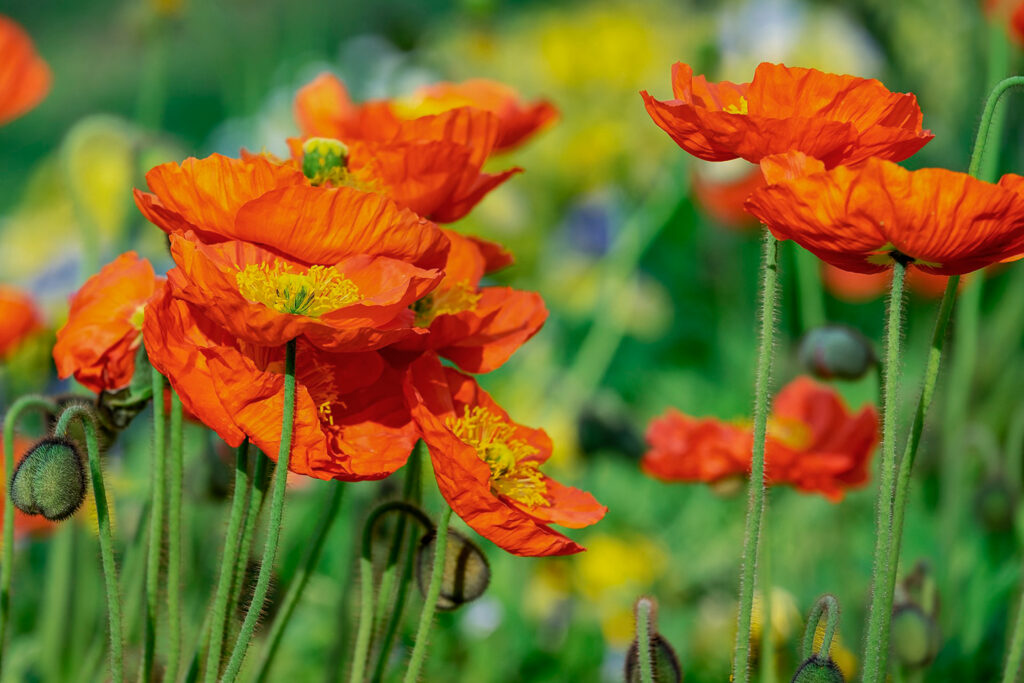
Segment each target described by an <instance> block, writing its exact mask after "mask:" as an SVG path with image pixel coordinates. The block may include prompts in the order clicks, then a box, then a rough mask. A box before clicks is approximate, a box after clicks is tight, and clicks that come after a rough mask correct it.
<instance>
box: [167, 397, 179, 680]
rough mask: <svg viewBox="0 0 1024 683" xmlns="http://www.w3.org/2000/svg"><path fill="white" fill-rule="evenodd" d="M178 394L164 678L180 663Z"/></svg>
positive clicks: (172, 677) (169, 506)
mask: <svg viewBox="0 0 1024 683" xmlns="http://www.w3.org/2000/svg"><path fill="white" fill-rule="evenodd" d="M182 411H183V408H182V405H181V398H179V397H178V395H177V394H176V393H174V392H173V391H172V392H171V457H170V462H169V467H170V477H169V478H170V493H169V496H168V500H167V628H168V630H169V631H170V635H169V636H168V651H167V669H166V670H165V672H164V680H166V681H170V682H171V683H174V681H177V680H178V668H179V666H180V665H181V483H182V481H181V480H182V470H183V465H182V460H183V458H184V454H183V449H182V438H183V436H184V434H183V426H182Z"/></svg>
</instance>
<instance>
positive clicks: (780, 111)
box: [641, 63, 934, 168]
mask: <svg viewBox="0 0 1024 683" xmlns="http://www.w3.org/2000/svg"><path fill="white" fill-rule="evenodd" d="M672 91H673V93H674V95H675V99H672V100H666V101H659V100H656V99H654V98H653V97H651V96H650V95H649V94H648V93H647V91H643V92H642V93H641V95H642V96H643V98H644V102H645V104H646V106H647V112H648V113H649V114H650V115H651V118H652V119H654V122H655V123H657V124H658V126H660V127H661V128H662V129H663V130H665V132H667V133H668V134H669V135H670V136H671V137H672V139H673V140H675V141H676V143H677V144H678V145H679V146H680V147H682V148H683V149H685V150H686V151H687V152H689V153H690V154H693V155H694V156H697V157H699V158H701V159H706V160H708V161H725V160H727V159H735V158H737V157H741V158H743V159H746V160H747V161H750V162H752V163H758V162H760V161H761V159H762V158H764V157H766V156H769V155H772V154H782V153H785V152H788V151H790V150H796V151H800V152H804V153H805V154H808V155H810V156H812V157H815V158H817V159H821V160H822V161H823V162H824V163H825V165H826V166H827V167H829V168H831V167H833V166H836V165H838V164H851V163H854V162H857V161H861V160H863V159H867V158H869V157H881V158H884V159H892V160H894V161H900V160H902V159H906V158H907V157H909V156H910V155H912V154H914V153H915V152H917V151H918V150H919V149H921V147H923V146H924V145H925V144H926V143H927V142H928V141H929V140H931V139H932V137H934V136H933V135H932V133H931V132H930V131H927V130H923V129H922V127H921V120H922V117H921V109H920V108H919V107H918V105H917V98H916V97H914V95H911V94H903V93H892V92H890V91H889V90H887V89H886V88H885V86H884V85H882V84H881V83H880V82H878V81H877V80H874V79H865V78H856V77H854V76H845V75H837V74H830V73H824V72H821V71H818V70H816V69H801V68H789V67H786V66H784V65H782V64H769V63H762V64H759V65H758V67H757V69H756V70H755V72H754V78H753V80H751V82H750V83H731V82H729V81H722V82H720V83H713V82H708V81H707V80H705V78H704V77H703V76H696V77H695V76H694V75H693V69H692V68H691V67H690V66H689V65H687V64H683V63H677V64H675V65H674V66H673V67H672Z"/></svg>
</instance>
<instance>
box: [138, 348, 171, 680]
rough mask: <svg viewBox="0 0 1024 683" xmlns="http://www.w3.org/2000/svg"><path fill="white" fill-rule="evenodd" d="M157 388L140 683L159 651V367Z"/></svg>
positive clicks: (162, 463) (162, 425)
mask: <svg viewBox="0 0 1024 683" xmlns="http://www.w3.org/2000/svg"><path fill="white" fill-rule="evenodd" d="M152 386H153V457H152V459H151V461H150V467H152V468H153V469H152V472H153V476H152V479H151V485H152V491H151V492H150V501H151V503H152V508H150V513H151V514H150V517H149V548H148V550H147V555H146V605H145V614H144V617H143V636H142V658H141V659H140V662H139V665H140V673H139V680H141V681H149V680H152V678H153V659H154V657H155V651H156V621H157V611H158V607H159V599H160V565H161V562H160V560H161V559H162V557H161V556H162V554H163V547H164V544H163V541H164V494H165V488H166V478H167V477H166V472H167V462H166V449H165V438H166V415H165V412H164V376H163V375H161V374H160V371H159V370H157V369H156V368H155V367H154V368H153V375H152Z"/></svg>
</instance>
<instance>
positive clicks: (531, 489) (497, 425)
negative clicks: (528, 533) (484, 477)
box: [446, 406, 551, 507]
mask: <svg viewBox="0 0 1024 683" xmlns="http://www.w3.org/2000/svg"><path fill="white" fill-rule="evenodd" d="M446 424H447V426H448V429H450V430H452V433H454V434H455V436H456V437H458V438H459V439H461V440H462V442H463V443H465V444H467V445H469V446H472V447H473V448H474V449H476V453H477V455H478V456H480V459H481V460H483V461H484V462H485V463H487V464H488V465H489V466H490V468H491V492H492V493H494V494H495V495H499V496H505V497H507V498H511V499H512V500H515V501H516V502H518V503H521V504H523V505H527V506H530V507H535V506H545V507H546V506H548V505H551V503H550V502H548V500H547V498H545V497H544V494H545V493H546V492H547V486H546V485H545V483H544V477H543V475H542V474H541V473H540V465H539V464H538V463H537V461H535V460H528V459H527V458H530V457H531V456H534V455H536V454H537V449H536V448H534V447H533V446H531V445H530V444H528V443H526V442H525V441H523V440H522V439H517V438H515V427H513V426H512V425H511V424H509V423H508V422H506V421H505V420H503V419H501V418H500V417H499V416H498V415H496V414H495V413H493V412H491V411H490V410H487V409H486V408H482V407H479V406H477V407H476V408H470V407H469V406H466V409H465V412H464V413H463V415H462V417H459V418H456V417H449V418H448V419H447V420H446Z"/></svg>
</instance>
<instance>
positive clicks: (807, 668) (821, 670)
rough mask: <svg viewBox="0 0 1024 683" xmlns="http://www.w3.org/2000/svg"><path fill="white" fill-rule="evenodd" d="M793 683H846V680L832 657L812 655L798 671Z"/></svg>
mask: <svg viewBox="0 0 1024 683" xmlns="http://www.w3.org/2000/svg"><path fill="white" fill-rule="evenodd" d="M791 683H846V679H845V678H843V672H842V671H840V670H839V667H838V666H836V663H835V662H834V661H832V658H831V657H822V656H821V655H811V656H810V657H808V658H807V659H806V660H804V663H803V664H801V665H800V668H799V669H797V670H796V673H795V674H794V675H793V680H792V681H791Z"/></svg>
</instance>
